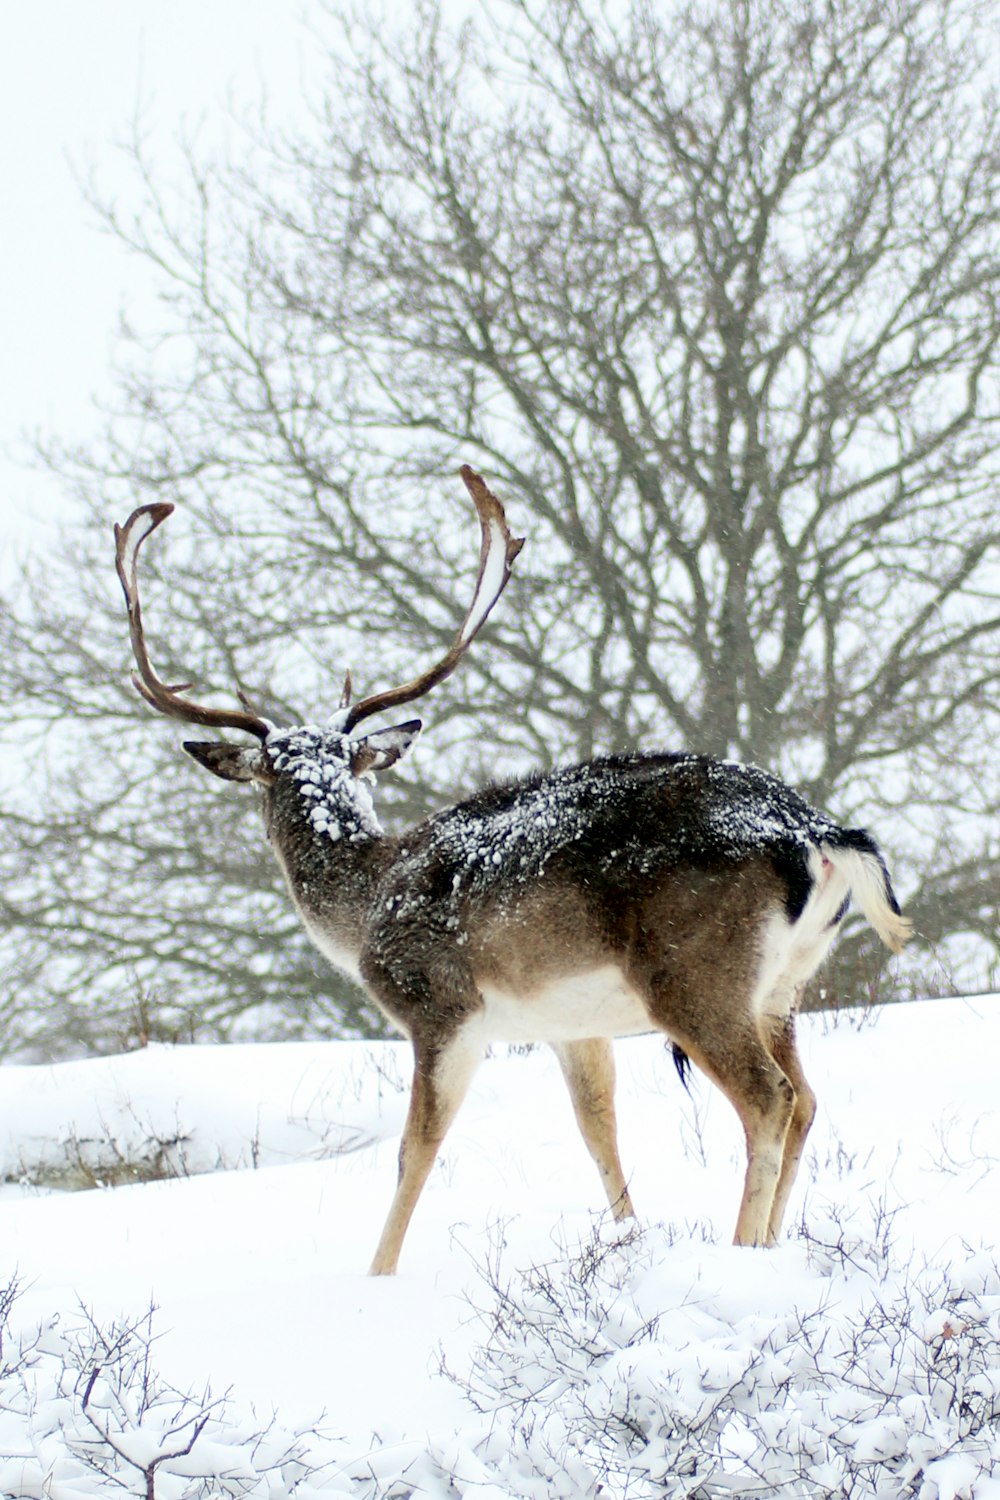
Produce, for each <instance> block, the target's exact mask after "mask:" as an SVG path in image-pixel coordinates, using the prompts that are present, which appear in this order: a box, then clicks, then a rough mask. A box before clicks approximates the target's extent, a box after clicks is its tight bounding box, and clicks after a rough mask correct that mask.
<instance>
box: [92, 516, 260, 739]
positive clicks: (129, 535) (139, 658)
mask: <svg viewBox="0 0 1000 1500" xmlns="http://www.w3.org/2000/svg"><path fill="white" fill-rule="evenodd" d="M173 509H174V507H173V506H172V505H170V504H169V503H167V502H166V501H163V502H160V503H158V504H155V505H140V506H139V508H138V510H134V511H133V512H132V514H131V515H130V516H129V518H128V520H127V521H126V522H125V525H124V526H116V527H115V566H116V568H117V569H118V577H119V578H120V579H121V583H122V588H123V589H124V591H125V603H126V605H127V606H128V628H129V635H130V636H131V639H132V653H133V655H134V656H135V661H136V666H137V667H138V669H139V670H138V671H137V672H133V673H132V683H133V685H134V687H135V688H136V690H137V692H139V693H140V694H141V695H142V697H143V698H145V700H146V702H147V703H148V704H150V705H151V706H152V707H153V708H155V709H158V710H159V712H160V713H161V714H168V715H169V716H170V717H171V718H173V719H183V720H185V722H187V723H188V724H208V725H211V726H212V727H213V728H216V729H245V730H246V731H247V733H248V734H253V735H256V736H257V738H258V739H259V740H266V739H267V736H268V734H269V733H270V725H269V724H267V723H266V722H265V720H263V719H260V718H258V717H257V715H256V714H254V713H250V712H245V713H244V712H241V711H240V710H239V709H228V710H227V709H221V708H205V707H204V706H203V705H202V704H200V703H193V702H192V701H191V699H190V698H182V697H181V694H182V693H184V692H186V690H187V689H188V688H189V687H190V685H191V684H190V683H187V682H181V683H176V684H175V685H173V686H171V685H170V684H169V683H166V682H161V681H160V679H159V677H157V675H156V673H155V672H154V670H153V664H152V662H151V661H150V659H149V652H148V651H147V649H146V638H145V635H144V634H143V628H142V612H141V610H140V607H139V577H138V571H137V563H138V557H139V548H140V547H141V546H142V544H143V542H144V541H145V540H146V538H147V537H148V536H149V535H150V534H151V533H152V532H154V531H155V530H156V528H157V526H159V525H160V523H161V522H162V521H165V520H166V519H167V517H168V516H169V515H171V514H172V512H173Z"/></svg>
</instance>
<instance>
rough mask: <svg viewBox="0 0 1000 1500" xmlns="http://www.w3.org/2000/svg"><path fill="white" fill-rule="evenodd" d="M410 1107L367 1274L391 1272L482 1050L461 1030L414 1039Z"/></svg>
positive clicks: (391, 1273) (378, 1274)
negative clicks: (432, 1040) (432, 1039)
mask: <svg viewBox="0 0 1000 1500" xmlns="http://www.w3.org/2000/svg"><path fill="white" fill-rule="evenodd" d="M413 1054H414V1069H413V1086H412V1088H411V1091H410V1108H409V1112H408V1114H407V1117H406V1125H405V1127H404V1129H403V1139H402V1141H401V1143H400V1148H399V1178H398V1181H397V1185H396V1193H395V1197H394V1198H393V1200H392V1206H391V1208H390V1209H389V1216H388V1218H387V1219H386V1221H385V1227H384V1229H383V1230H382V1237H381V1239H380V1240H379V1242H378V1248H377V1249H376V1251H375V1258H374V1260H373V1261H372V1263H371V1268H370V1270H369V1275H371V1276H392V1275H393V1274H394V1272H395V1270H396V1266H397V1263H398V1261H399V1252H400V1250H401V1248H402V1245H403V1237H404V1235H405V1234H406V1230H407V1227H408V1225H409V1223H410V1219H411V1218H412V1216H413V1210H414V1209H415V1208H416V1205H417V1199H418V1198H419V1197H420V1194H421V1192H422V1191H423V1187H424V1184H425V1182H426V1181H427V1178H428V1176H429V1175H430V1170H431V1168H432V1167H433V1165H434V1161H435V1158H436V1157H437V1153H438V1150H439V1148H440V1146H441V1142H442V1141H443V1140H444V1138H445V1135H446V1133H447V1131H448V1127H449V1125H450V1124H451V1122H452V1120H453V1119H454V1118H455V1115H456V1114H457V1112H458V1108H459V1105H460V1104H461V1102H462V1100H463V1099H464V1098H465V1095H466V1092H467V1091H468V1087H469V1084H470V1082H471V1080H472V1075H473V1074H474V1073H475V1071H476V1068H477V1067H478V1066H479V1063H480V1062H481V1061H482V1056H483V1049H482V1047H481V1046H479V1045H477V1044H476V1043H475V1042H474V1041H473V1040H472V1039H471V1038H470V1037H468V1036H466V1035H463V1033H462V1032H459V1033H457V1034H456V1035H454V1036H453V1037H452V1038H451V1039H450V1040H449V1041H448V1042H446V1043H445V1044H444V1045H443V1046H440V1045H437V1046H435V1045H431V1046H424V1045H421V1044H420V1043H419V1042H417V1041H414V1044H413Z"/></svg>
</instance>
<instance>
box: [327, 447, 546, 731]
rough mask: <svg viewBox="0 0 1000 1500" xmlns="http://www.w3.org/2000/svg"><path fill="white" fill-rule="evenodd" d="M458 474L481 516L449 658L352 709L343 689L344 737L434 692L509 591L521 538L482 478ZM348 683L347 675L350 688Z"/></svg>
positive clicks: (464, 468) (469, 473)
mask: <svg viewBox="0 0 1000 1500" xmlns="http://www.w3.org/2000/svg"><path fill="white" fill-rule="evenodd" d="M459 473H460V474H461V476H462V480H463V482H464V484H465V487H466V489H467V490H468V492H469V494H470V495H471V496H472V499H473V503H474V504H475V507H476V510H477V511H478V513H479V524H480V526H481V527H482V540H481V543H480V548H479V574H478V577H477V578H476V590H475V593H474V594H473V596H472V603H471V605H470V606H469V612H468V614H467V615H466V617H465V619H464V620H463V621H462V625H461V627H460V629H459V632H458V634H457V635H456V637H455V639H454V641H453V642H452V644H451V646H450V648H449V650H448V652H447V654H446V655H445V656H443V657H442V658H441V660H440V661H439V662H438V663H437V664H436V665H435V666H433V667H430V668H428V670H427V671H426V672H423V673H422V674H421V675H420V676H419V677H415V678H414V679H413V681H412V682H405V683H403V685H402V686H401V687H397V688H390V689H389V690H388V691H387V692H384V693H373V694H372V695H371V697H369V698H362V699H361V700H360V701H359V702H358V703H355V704H354V705H353V707H347V704H348V702H349V695H350V688H349V686H348V687H346V689H345V702H344V704H343V705H342V708H341V714H342V716H343V717H342V720H341V723H342V728H343V731H344V733H345V734H348V733H350V731H351V730H352V729H353V728H354V727H355V725H357V724H360V722H361V720H362V719H367V718H369V717H370V716H371V715H372V714H376V713H381V712H382V711H383V710H384V709H387V708H397V707H398V706H399V705H400V704H401V703H412V702H413V700H414V699H415V698H422V697H423V695H424V694H425V693H427V692H429V691H430V690H431V688H433V687H437V685H438V683H439V682H444V680H445V678H446V677H450V676H451V674H452V672H454V670H455V668H456V667H457V666H458V664H459V662H460V661H461V660H462V657H463V656H464V655H465V653H466V651H467V650H468V649H469V647H470V645H471V644H472V642H473V641H474V640H475V638H476V636H477V635H478V633H479V630H480V629H481V627H482V625H483V622H484V621H485V619H486V617H487V615H488V614H489V612H490V610H491V609H492V608H493V606H494V604H495V603H496V602H497V600H498V599H499V598H500V595H501V594H502V593H503V591H504V589H505V588H506V586H507V580H508V579H509V578H510V570H511V565H512V563H513V561H514V559H515V557H516V556H517V554H518V553H519V552H520V550H521V548H522V547H523V546H524V538H523V537H516V536H511V534H510V531H509V529H508V527H507V518H506V516H505V515H504V510H503V506H502V505H501V504H500V501H499V500H498V499H497V497H496V495H494V494H493V492H492V490H491V489H490V488H489V486H488V485H487V484H486V481H485V480H484V479H483V477H482V476H481V475H480V474H477V473H476V472H475V470H474V469H472V468H470V467H469V465H468V464H463V465H462V467H461V469H460V470H459ZM349 682H350V677H349V676H348V684H349Z"/></svg>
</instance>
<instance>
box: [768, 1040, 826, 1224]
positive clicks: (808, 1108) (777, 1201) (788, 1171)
mask: <svg viewBox="0 0 1000 1500" xmlns="http://www.w3.org/2000/svg"><path fill="white" fill-rule="evenodd" d="M761 1024H762V1026H763V1028H764V1040H765V1043H766V1045H767V1047H768V1048H769V1050H770V1053H771V1056H772V1057H773V1058H774V1060H775V1062H776V1063H777V1064H778V1067H779V1068H780V1069H781V1071H782V1072H783V1073H784V1075H785V1077H786V1078H787V1079H788V1081H789V1083H790V1084H791V1085H792V1088H793V1089H794V1091H795V1103H794V1105H793V1107H792V1117H791V1119H790V1120H789V1122H788V1133H787V1135H786V1136H785V1150H784V1154H783V1156H782V1161H781V1175H780V1176H779V1178H778V1185H777V1187H776V1188H775V1192H774V1202H773V1203H772V1205H771V1216H770V1219H769V1221H768V1234H769V1236H770V1238H771V1239H772V1240H775V1239H777V1237H778V1235H779V1234H780V1233H781V1224H782V1220H783V1219H784V1217H785V1209H786V1208H787V1207H788V1198H789V1194H790V1193H791V1191H792V1186H793V1184H794V1182H795V1176H796V1173H797V1172H798V1169H799V1162H800V1161H801V1159H802V1152H803V1149H804V1147H805V1143H806V1136H807V1135H808V1134H809V1127H810V1126H811V1125H812V1122H813V1119H814V1117H815V1114H816V1095H815V1094H814V1093H813V1091H812V1089H811V1088H810V1087H809V1084H808V1083H807V1082H806V1076H805V1074H804V1073H803V1071H802V1063H801V1061H800V1060H799V1054H798V1049H797V1047H796V1045H795V1016H794V1014H793V1013H791V1012H789V1014H788V1015H786V1016H765V1017H764V1018H763V1020H762V1023H761Z"/></svg>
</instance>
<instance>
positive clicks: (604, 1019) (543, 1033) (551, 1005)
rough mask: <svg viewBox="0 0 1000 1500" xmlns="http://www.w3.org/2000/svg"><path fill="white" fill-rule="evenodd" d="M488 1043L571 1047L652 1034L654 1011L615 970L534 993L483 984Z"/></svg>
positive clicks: (559, 981)
mask: <svg viewBox="0 0 1000 1500" xmlns="http://www.w3.org/2000/svg"><path fill="white" fill-rule="evenodd" d="M479 990H480V994H481V995H482V997H483V1017H482V1026H483V1031H484V1033H485V1037H486V1039H487V1040H488V1041H498V1042H571V1041H581V1040H582V1039H583V1038H584V1037H591V1036H636V1035H638V1034H639V1033H640V1032H643V1031H652V1030H653V1023H652V1022H651V1020H650V1018H649V1012H648V1011H647V1010H646V1007H645V1006H644V1005H643V1003H642V1001H641V1000H640V999H639V997H638V995H637V994H636V993H635V991H634V990H633V989H631V987H630V986H629V985H628V984H627V983H626V982H625V979H624V978H623V976H622V974H621V971H620V970H619V969H617V968H615V967H614V966H613V965H608V966H607V967H605V968H601V969H591V970H590V971H588V972H587V973H584V974H572V975H569V976H567V977H565V978H562V979H556V980H552V981H550V982H549V983H547V984H545V985H543V986H541V987H540V988H538V989H536V990H534V991H532V992H530V993H529V994H513V993H512V992H510V991H509V990H504V989H501V988H500V987H498V986H497V985H494V984H489V983H486V984H481V985H480V986H479Z"/></svg>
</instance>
